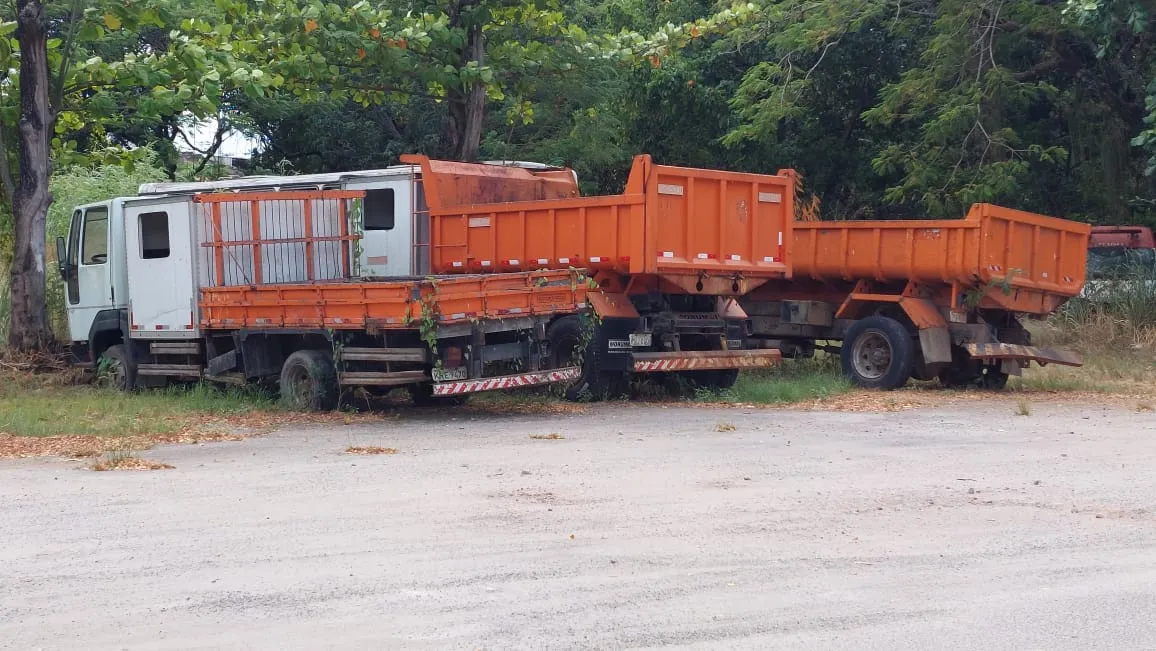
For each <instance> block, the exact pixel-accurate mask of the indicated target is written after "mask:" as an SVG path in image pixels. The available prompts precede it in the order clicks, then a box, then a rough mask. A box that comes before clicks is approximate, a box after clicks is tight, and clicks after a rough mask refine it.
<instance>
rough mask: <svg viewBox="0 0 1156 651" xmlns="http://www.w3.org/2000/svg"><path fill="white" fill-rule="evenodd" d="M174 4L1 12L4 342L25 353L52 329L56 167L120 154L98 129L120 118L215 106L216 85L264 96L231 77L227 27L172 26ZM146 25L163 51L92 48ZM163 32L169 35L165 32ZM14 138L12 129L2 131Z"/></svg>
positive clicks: (247, 79) (28, 7)
mask: <svg viewBox="0 0 1156 651" xmlns="http://www.w3.org/2000/svg"><path fill="white" fill-rule="evenodd" d="M182 6H183V5H182V4H181V3H179V2H177V0H141V1H140V2H135V3H132V4H131V5H130V4H123V3H114V2H96V3H90V2H84V1H83V0H57V1H45V0H18V1H17V3H16V6H15V13H14V14H13V13H8V12H9V11H11V10H0V18H2V20H3V22H2V23H0V35H4V36H8V35H12V34H15V41H14V42H13V41H12V40H10V39H8V38H3V39H0V70H4V71H15V74H12V73H7V74H8V79H6V80H5V81H6V83H5V84H4V86H3V90H0V186H2V187H3V193H4V199H5V202H4V203H5V204H6V207H7V208H9V211H10V212H9V213H8V214H9V215H11V222H10V230H9V229H5V230H6V231H8V232H10V233H11V241H12V258H11V262H10V270H9V278H10V286H9V289H10V301H11V315H10V320H11V327H10V328H9V334H8V341H9V345H10V346H12V347H13V348H17V349H35V348H40V347H43V346H46V345H48V344H49V343H50V342H51V340H52V333H51V330H50V329H49V327H48V320H47V316H46V312H45V281H46V265H45V260H46V256H45V235H46V232H45V230H46V226H45V221H46V215H47V213H48V208H49V206H50V205H51V203H52V195H51V193H50V191H49V180H50V178H51V175H52V170H53V165H54V164H75V163H81V162H86V161H87V162H100V161H105V162H107V161H114V160H115V161H128V162H131V160H132V156H133V154H132V153H130V152H126V151H125V150H123V149H121V148H117V147H115V146H114V144H113V142H112V140H111V139H110V138H109V135H108V126H109V125H110V124H116V123H118V121H119V120H120V116H123V115H125V114H126V113H128V112H130V111H131V112H133V113H134V114H136V115H139V116H176V115H181V114H183V113H186V112H192V113H194V114H196V115H208V114H212V113H214V112H215V111H216V107H217V104H218V103H219V101H220V98H221V96H222V94H223V93H225V92H228V91H230V90H232V89H240V90H245V91H248V92H253V93H260V92H263V89H264V87H266V86H267V85H269V81H268V80H261V79H259V78H258V79H253V78H252V77H251V76H249V75H245V74H239V73H243V72H244V70H243V69H241V68H239V67H238V66H237V64H236V60H235V59H234V58H233V56H232V54H231V53H230V52H229V49H230V48H229V46H228V44H227V43H226V40H227V39H228V36H229V31H230V30H229V29H228V24H227V23H220V24H219V26H217V27H214V26H213V25H212V24H209V23H207V22H204V21H198V22H194V21H192V20H185V21H184V22H183V24H178V23H179V22H180V21H178V20H177V15H178V13H177V10H178V9H179V8H180V7H182ZM146 27H158V28H164V29H167V30H169V31H170V43H169V45H168V47H167V49H165V50H163V51H157V50H152V49H146V50H144V51H126V52H124V53H123V56H122V57H120V58H118V59H105V58H104V57H103V56H100V55H99V54H96V51H97V50H98V49H99V46H100V44H101V42H102V40H103V39H104V38H105V37H106V36H107V35H108V34H115V33H119V32H121V31H123V30H140V29H142V28H146ZM172 32H176V33H175V34H172ZM12 134H15V137H13V136H12Z"/></svg>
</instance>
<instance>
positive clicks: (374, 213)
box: [345, 175, 420, 278]
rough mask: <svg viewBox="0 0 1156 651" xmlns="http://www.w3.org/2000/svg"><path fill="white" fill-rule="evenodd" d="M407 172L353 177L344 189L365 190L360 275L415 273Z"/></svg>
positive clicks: (410, 202) (404, 274) (395, 276)
mask: <svg viewBox="0 0 1156 651" xmlns="http://www.w3.org/2000/svg"><path fill="white" fill-rule="evenodd" d="M411 187H412V186H411V183H410V178H409V176H408V175H397V176H393V177H386V178H381V179H372V180H370V179H367V180H353V181H348V182H347V183H346V184H345V189H347V190H364V191H365V199H364V201H363V202H362V210H361V215H362V223H361V224H360V227H361V231H362V235H361V242H360V255H359V256H358V261H359V263H360V266H361V274H362V275H363V276H377V277H383V278H399V277H405V276H413V275H417V274H418V273H420V272H418V271H417V270H415V269H414V266H413V223H412V219H411V218H410V212H411V205H412V201H413V198H412V190H411Z"/></svg>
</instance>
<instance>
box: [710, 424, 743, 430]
mask: <svg viewBox="0 0 1156 651" xmlns="http://www.w3.org/2000/svg"><path fill="white" fill-rule="evenodd" d="M736 429H738V428H737V427H735V426H734V425H733V424H732V423H718V424H716V425H715V426H714V431H716V432H733V431H735V430H736Z"/></svg>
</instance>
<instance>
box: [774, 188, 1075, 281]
mask: <svg viewBox="0 0 1156 651" xmlns="http://www.w3.org/2000/svg"><path fill="white" fill-rule="evenodd" d="M1090 230H1091V227H1090V226H1089V225H1087V224H1081V223H1078V222H1072V221H1067V220H1064V219H1056V218H1052V217H1045V216H1043V215H1037V214H1034V213H1028V212H1022V211H1019V210H1012V209H1009V208H1002V207H1000V206H995V205H991V204H976V205H974V206H972V208H971V210H970V211H969V212H968V214H967V217H966V218H965V219H961V220H920V221H846V222H799V223H797V224H795V232H794V235H795V237H794V246H793V250H792V252H791V255H792V262H793V264H794V277H795V278H813V279H816V280H822V281H827V282H830V281H845V282H856V281H859V280H869V281H877V282H908V281H913V282H917V283H924V284H960V285H963V286H975V285H977V284H978V285H993V284H1000V285H1003V284H1005V283H1007V284H1008V285H1009V286H1010V287H1011V288H1013V289H1019V290H1028V291H1034V292H1043V293H1047V294H1054V295H1060V296H1065V297H1071V296H1076V295H1077V294H1079V293H1080V288H1081V287H1082V286H1083V284H1084V274H1085V269H1086V264H1087V248H1088V234H1089V232H1090Z"/></svg>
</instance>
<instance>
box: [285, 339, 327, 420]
mask: <svg viewBox="0 0 1156 651" xmlns="http://www.w3.org/2000/svg"><path fill="white" fill-rule="evenodd" d="M338 397H339V396H338V391H337V370H336V369H335V368H334V366H333V358H332V356H331V355H329V353H327V352H325V351H322V350H299V351H297V352H295V353H293V354H292V355H290V356H289V358H288V359H286V360H285V364H284V365H283V366H282V367H281V402H282V403H284V404H285V405H286V406H287V407H289V408H290V409H298V410H302V411H331V410H333V409H334V408H336V407H337V400H338Z"/></svg>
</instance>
